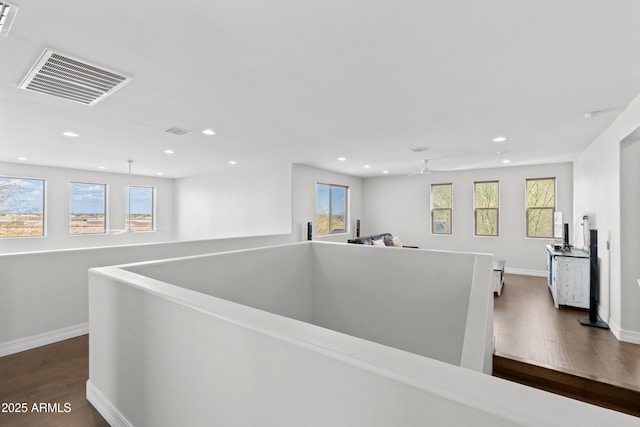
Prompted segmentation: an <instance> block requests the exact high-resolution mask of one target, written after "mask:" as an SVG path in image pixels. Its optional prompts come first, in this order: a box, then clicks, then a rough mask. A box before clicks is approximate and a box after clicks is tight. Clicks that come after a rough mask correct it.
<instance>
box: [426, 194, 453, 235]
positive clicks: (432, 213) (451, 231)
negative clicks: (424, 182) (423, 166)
mask: <svg viewBox="0 0 640 427" xmlns="http://www.w3.org/2000/svg"><path fill="white" fill-rule="evenodd" d="M445 186H448V187H450V188H451V191H450V197H449V207H448V208H435V207H433V194H434V191H433V188H434V187H445ZM429 189H430V191H431V193H430V198H429V199H430V205H431V206H430V207H431V234H432V235H436V236H451V235H453V183H451V182H448V183H439V184H431V187H430V188H429ZM435 212H448V213H449V215H448V216H449V224H448V225H449V232H436V230H435Z"/></svg>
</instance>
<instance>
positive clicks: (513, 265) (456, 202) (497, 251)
mask: <svg viewBox="0 0 640 427" xmlns="http://www.w3.org/2000/svg"><path fill="white" fill-rule="evenodd" d="M549 177H555V178H556V186H557V192H556V199H557V210H558V211H561V212H562V213H563V216H564V218H565V222H568V223H570V224H571V225H570V235H571V238H572V239H573V236H574V228H573V223H574V220H573V215H572V210H573V206H572V203H573V199H572V195H573V177H572V165H571V164H570V163H560V164H550V165H538V166H512V167H503V168H495V169H479V170H472V171H456V172H449V173H446V172H438V173H433V174H431V175H416V176H411V177H408V176H398V177H381V178H367V179H365V180H364V190H363V200H364V206H363V221H362V227H363V234H364V235H367V234H378V233H382V232H389V233H393V234H394V235H396V236H398V237H399V238H400V240H401V241H402V243H403V244H405V245H414V246H420V247H421V248H428V249H443V250H456V251H468V252H487V253H493V254H494V255H495V257H496V259H503V260H505V261H506V267H507V269H510V270H511V271H514V270H515V271H518V270H519V272H522V273H531V274H542V275H544V274H545V271H546V258H545V256H546V251H545V245H546V244H549V243H552V242H553V239H530V238H527V237H526V228H525V227H526V216H525V215H526V213H525V212H526V211H525V185H526V184H525V180H526V179H527V178H549ZM490 180H498V181H500V218H499V222H500V236H499V237H476V236H474V234H473V233H474V232H473V201H474V199H473V184H474V182H475V181H490ZM440 183H452V184H453V218H452V223H453V234H452V235H433V234H431V223H430V191H431V184H440Z"/></svg>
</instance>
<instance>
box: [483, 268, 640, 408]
mask: <svg viewBox="0 0 640 427" xmlns="http://www.w3.org/2000/svg"><path fill="white" fill-rule="evenodd" d="M587 315H588V312H587V311H585V310H579V309H572V308H569V307H563V306H561V307H560V309H556V308H554V306H553V300H552V298H551V293H550V292H549V289H548V288H547V281H546V278H541V277H531V276H519V275H512V274H507V275H506V280H505V286H504V289H503V291H502V295H501V296H499V297H498V296H495V297H494V335H495V346H496V351H495V355H494V375H495V376H498V377H502V378H506V379H510V380H513V381H517V382H520V383H523V384H527V385H531V386H534V387H537V388H541V389H545V390H548V391H552V392H555V393H558V394H562V395H565V396H569V397H573V398H576V399H580V400H583V401H586V402H590V403H594V404H597V405H600V406H604V407H608V408H611V409H615V410H619V411H622V412H626V413H629V414H632V415H636V416H640V345H636V344H630V343H625V342H620V341H618V340H617V339H616V338H615V337H614V336H613V334H612V333H611V331H609V330H606V329H600V328H593V327H587V326H583V325H581V324H580V323H579V322H578V319H579V318H580V317H587Z"/></svg>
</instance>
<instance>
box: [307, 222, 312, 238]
mask: <svg viewBox="0 0 640 427" xmlns="http://www.w3.org/2000/svg"><path fill="white" fill-rule="evenodd" d="M307 240H313V224H312V223H311V222H308V223H307Z"/></svg>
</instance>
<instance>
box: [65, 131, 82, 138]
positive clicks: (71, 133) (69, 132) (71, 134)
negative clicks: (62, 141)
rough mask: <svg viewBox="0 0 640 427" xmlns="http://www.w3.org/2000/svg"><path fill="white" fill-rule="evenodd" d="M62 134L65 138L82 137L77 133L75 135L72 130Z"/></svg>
mask: <svg viewBox="0 0 640 427" xmlns="http://www.w3.org/2000/svg"><path fill="white" fill-rule="evenodd" d="M62 134H63V135H64V136H68V137H69V138H77V137H79V136H80V135H78V134H77V133H75V132H71V131H70V130H66V131H64V132H62Z"/></svg>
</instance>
